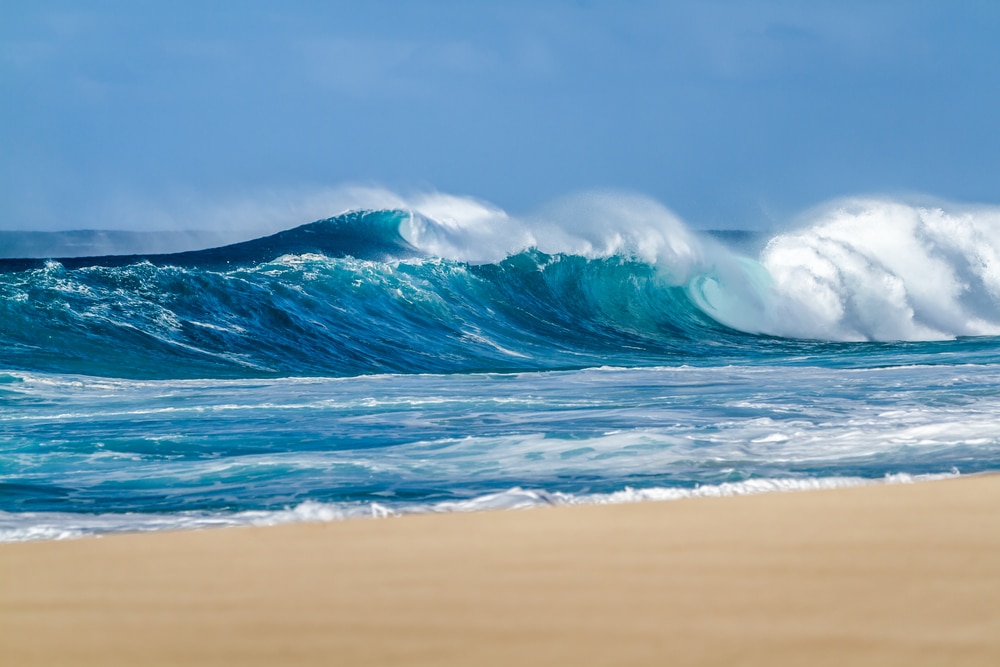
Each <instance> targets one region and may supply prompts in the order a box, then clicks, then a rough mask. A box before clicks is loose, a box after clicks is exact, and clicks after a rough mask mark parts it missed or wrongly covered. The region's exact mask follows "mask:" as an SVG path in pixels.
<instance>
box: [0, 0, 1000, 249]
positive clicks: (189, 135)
mask: <svg viewBox="0 0 1000 667" xmlns="http://www.w3.org/2000/svg"><path fill="white" fill-rule="evenodd" d="M0 17H2V18H0V229H8V230H11V229H20V230H56V229H78V228H104V229H136V230H142V229H176V228H180V229H198V228H211V227H214V226H227V227H229V228H233V227H237V228H238V227H240V226H245V227H247V228H248V229H249V228H251V227H254V226H257V227H260V226H262V225H270V226H272V227H273V226H293V225H296V224H302V223H305V222H309V221H310V220H311V219H314V218H315V217H322V216H324V215H332V214H334V213H337V212H339V211H335V210H328V211H325V212H324V209H329V208H331V207H335V206H337V205H338V202H339V201H340V199H342V198H343V197H342V195H343V193H344V192H345V188H347V189H348V191H349V190H350V188H352V187H353V188H357V187H366V188H387V189H389V190H391V191H393V192H401V193H416V192H433V191H438V192H445V193H451V194H456V195H467V196H471V197H475V198H479V199H481V200H484V201H488V202H492V203H493V204H495V205H496V206H499V207H502V208H503V209H505V210H508V211H511V212H514V213H529V212H531V211H533V210H536V209H538V208H539V207H542V206H544V205H545V204H546V202H549V201H551V200H553V199H556V198H559V197H562V196H564V195H567V194H570V193H574V192H580V191H588V190H592V189H598V188H601V189H603V188H611V189H623V190H628V191H633V192H638V193H642V194H644V195H648V196H649V197H652V198H654V199H656V200H657V201H659V202H661V203H662V204H664V205H665V206H667V207H669V208H670V209H672V210H673V211H675V212H676V213H677V214H678V215H679V216H680V217H681V218H682V219H683V220H685V221H686V222H687V223H688V224H689V225H691V226H692V227H695V228H746V229H756V228H772V227H775V226H778V225H781V224H783V223H784V222H785V221H787V220H788V219H789V218H791V217H792V216H794V215H795V214H797V213H798V212H799V211H801V210H803V209H805V208H807V207H810V206H814V205H817V204H819V203H821V202H823V201H826V200H829V199H832V198H837V197H842V196H850V195H858V194H875V193H880V194H890V195H894V196H901V197H907V196H931V197H937V198H942V199H946V200H952V201H958V202H968V203H1000V181H998V179H997V175H998V167H1000V131H998V129H1000V39H997V38H996V36H997V35H998V34H1000V3H997V2H975V1H974V0H967V1H965V2H926V1H920V0H888V1H882V2H880V1H878V0H869V1H865V2H853V1H851V0H839V1H836V2H824V1H822V0H817V1H814V2H804V1H803V2H783V1H777V0H769V1H754V0H746V1H741V2H723V1H713V0H701V1H693V2H671V1H669V0H665V1H661V2H644V1H634V2H630V1H628V0H619V1H617V2H600V1H598V0H591V1H576V2H557V1H552V2H546V1H544V0H540V1H537V2H520V1H518V0H506V1H504V2H444V1H441V2H434V1H423V2H416V1H414V2H379V1H378V0H372V1H369V2H360V1H359V2H335V1H328V2H308V1H304V0H303V1H299V2H254V1H252V0H245V1H235V0H234V1H229V2H226V1H220V0H201V1H198V2H193V1H192V2H187V1H184V0H175V1H173V2H148V1H141V0H132V1H129V2H100V1H96V0H95V1H93V2H78V1H74V2H45V1H44V0H40V1H37V2H22V1H20V0H0ZM338 198H339V199H338Z"/></svg>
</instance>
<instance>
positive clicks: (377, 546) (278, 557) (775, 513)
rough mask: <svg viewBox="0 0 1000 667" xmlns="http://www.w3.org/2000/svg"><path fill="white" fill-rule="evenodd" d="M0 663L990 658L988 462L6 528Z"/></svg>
mask: <svg viewBox="0 0 1000 667" xmlns="http://www.w3.org/2000/svg"><path fill="white" fill-rule="evenodd" d="M0 663H2V664H3V665H12V666H13V665H18V666H21V665H68V664H74V665H180V664H184V665H244V666H247V665H434V666H447V665H469V666H476V665H574V666H575V665H813V666H815V665H837V666H841V665H879V666H883V665H907V666H911V665H991V666H995V665H998V664H1000V476H979V477H967V478H961V479H955V480H945V481H935V482H924V483H920V484H912V485H891V486H882V485H879V486H870V487H857V488H850V489H839V490H832V491H810V492H800V493H773V494H766V495H759V496H749V497H737V498H699V499H690V500H681V501H672V502H658V503H654V502H648V503H639V504H630V505H616V506H577V507H555V508H545V509H533V510H526V511H501V512H482V513H476V514H448V515H420V516H408V517H404V518H394V519H379V520H374V519H372V520H352V521H343V522H334V523H324V524H297V525H286V526H277V527H269V528H229V529H218V530H205V531H191V532H176V533H156V534H132V535H117V536H109V537H103V538H97V539H95V538H89V539H80V540H72V541H65V542H34V543H23V544H0Z"/></svg>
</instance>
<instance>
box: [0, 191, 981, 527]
mask: <svg viewBox="0 0 1000 667" xmlns="http://www.w3.org/2000/svg"><path fill="white" fill-rule="evenodd" d="M998 326H1000V214H997V213H996V212H995V211H993V210H991V209H959V208H956V207H948V208H942V207H936V208H935V207H920V206H910V205H905V204H902V203H899V202H891V201H883V200H853V201H844V202H837V203H835V204H833V205H831V206H829V207H827V208H825V209H823V210H820V211H817V212H814V213H812V214H811V215H810V216H809V218H808V219H806V220H804V221H803V223H802V225H801V226H800V227H799V229H797V230H794V231H788V232H784V233H781V234H777V235H773V236H771V237H766V236H762V235H754V234H749V235H748V234H742V235H741V234H733V233H730V234H714V235H713V234H699V233H695V232H692V231H691V230H689V229H688V228H686V227H685V226H684V225H683V224H682V223H681V221H680V220H678V219H677V218H676V216H674V215H673V214H672V213H670V212H669V211H668V210H666V209H664V208H663V207H662V206H660V205H659V204H656V203H655V202H652V201H650V200H647V199H643V198H638V197H631V196H623V195H609V194H601V195H588V196H584V197H578V198H573V199H569V200H566V201H563V202H557V203H556V204H554V205H553V206H552V207H550V208H549V209H547V210H545V211H543V212H542V213H541V214H540V215H539V216H536V217H533V218H514V217H512V216H509V215H507V214H506V213H505V212H503V211H501V210H499V209H496V208H494V207H491V206H489V205H486V204H482V203H480V202H475V201H470V200H461V199H457V198H452V197H447V196H437V197H429V198H426V199H425V200H424V201H421V202H419V205H416V206H412V207H409V208H408V209H406V210H403V209H399V210H397V209H385V210H370V211H360V212H353V213H348V214H344V215H341V216H337V217H335V218H331V219H328V220H322V221H319V222H315V223H312V224H308V225H304V226H302V227H298V228H295V229H291V230H288V231H285V232H281V233H279V234H275V235H273V236H268V237H265V238H260V239H256V240H252V241H247V242H245V243H239V244H234V245H230V246H225V247H221V248H215V249H210V250H200V251H194V252H185V253H175V254H160V255H157V254H152V255H142V256H139V255H129V256H104V257H90V258H68V259H62V260H58V259H56V260H34V259H24V260H0V541H3V540H15V539H33V538H53V537H64V536H74V535H80V534H87V533H93V532H106V531H116V530H151V529H159V528H181V527H191V526H208V525H231V524H233V523H271V522H276V521H287V520H301V519H326V518H337V517H342V516H357V515H369V516H370V515H379V516H381V515H385V514H391V513H405V512H412V511H457V510H466V509H476V508H487V507H494V508H495V507H520V506H530V505H534V504H540V503H556V502H618V501H621V500H629V499H642V498H672V497H686V496H692V495H694V496H697V495H712V494H719V493H743V492H753V491H755V490H756V491H760V490H776V489H777V490H780V489H807V488H825V487H829V486H838V485H842V484H853V483H867V482H869V481H871V480H884V479H886V478H887V476H888V479H890V480H900V479H903V480H905V479H910V477H911V476H939V475H952V474H956V473H970V472H979V471H988V470H997V469H1000V439H998V437H997V435H996V433H997V428H996V415H997V414H998V412H1000V401H998V398H997V397H998V396H1000V352H998V351H1000V345H998V344H997V342H998V338H997V337H996V336H997V334H998V332H1000V328H998Z"/></svg>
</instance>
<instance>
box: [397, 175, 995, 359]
mask: <svg viewBox="0 0 1000 667" xmlns="http://www.w3.org/2000/svg"><path fill="white" fill-rule="evenodd" d="M407 203H408V204H409V208H410V209H411V210H412V211H413V212H414V215H413V216H412V218H411V219H410V220H409V221H408V222H406V223H404V224H403V226H402V229H401V230H400V231H401V233H402V235H403V237H404V238H406V240H407V241H408V242H410V243H411V244H412V245H414V246H415V247H417V248H419V249H420V250H422V251H424V252H426V253H427V254H429V255H433V256H438V257H445V258H448V259H454V260H459V261H467V262H473V263H476V262H495V261H498V260H500V259H503V258H504V257H506V256H509V255H511V254H513V253H516V252H519V251H521V250H525V249H528V248H537V249H538V250H540V251H542V252H545V253H550V254H555V253H565V254H573V255H581V256H585V257H591V258H597V257H609V256H613V255H623V256H628V257H632V258H635V259H638V260H640V261H644V262H647V263H649V264H652V265H655V266H656V267H657V269H658V271H659V272H660V275H661V276H662V278H663V279H664V281H665V282H666V283H668V284H671V285H687V286H688V287H689V291H690V294H691V296H692V299H693V300H694V301H695V303H696V304H698V306H699V307H700V308H702V310H704V311H705V312H706V313H707V314H708V315H710V316H711V317H713V318H714V319H716V320H717V321H719V322H721V323H723V324H725V325H727V326H730V327H733V328H735V329H739V330H741V331H746V332H749V333H761V334H769V335H775V336H782V337H788V338H806V339H818V340H876V341H893V340H945V339H951V338H955V337H958V336H982V335H1000V208H997V207H962V206H955V205H937V206H921V205H913V204H907V203H904V202H900V201H894V200H891V199H884V198H865V199H860V198H859V199H849V200H842V201H837V202H833V203H831V204H828V205H826V206H824V207H821V208H818V209H816V210H814V211H812V212H811V213H810V214H808V215H807V216H806V217H805V218H804V219H803V221H802V223H801V225H800V227H799V228H798V229H796V230H794V231H788V232H784V233H781V234H778V235H776V236H774V237H773V238H772V239H771V240H770V242H769V243H768V244H767V246H766V248H765V249H764V251H763V252H762V253H761V255H760V257H758V258H746V257H739V256H738V255H736V254H734V253H733V252H731V251H730V250H727V249H726V248H723V247H722V246H721V245H720V244H718V243H716V242H714V241H713V240H711V239H709V238H707V237H705V236H704V235H700V234H697V233H695V232H693V231H691V230H690V229H689V228H688V227H686V226H685V225H684V223H683V222H682V221H681V220H680V219H679V218H678V217H677V216H676V215H674V214H673V213H672V212H671V211H669V210H668V209H666V208H665V207H663V206H662V205H660V204H659V203H657V202H655V201H653V200H651V199H649V198H646V197H642V196H639V195H632V194H623V193H609V192H603V193H589V194H583V195H578V196H575V197H568V198H565V199H563V200H561V201H559V202H556V203H555V204H552V205H551V206H549V207H547V208H546V209H544V210H543V211H542V212H541V213H539V214H537V215H534V216H531V217H525V218H516V217H513V216H510V215H508V214H507V213H506V212H504V211H503V210H501V209H499V208H497V207H494V206H492V205H490V204H486V203H483V202H478V201H475V200H471V199H465V198H460V197H453V196H449V195H427V196H424V197H422V198H418V199H415V200H413V201H411V202H407Z"/></svg>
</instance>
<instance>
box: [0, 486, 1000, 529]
mask: <svg viewBox="0 0 1000 667" xmlns="http://www.w3.org/2000/svg"><path fill="white" fill-rule="evenodd" d="M990 474H996V473H991V472H986V473H978V472H977V473H966V474H959V473H958V472H951V473H928V474H921V475H911V474H908V473H895V474H887V475H885V476H884V477H879V478H865V477H806V478H786V477H775V478H754V479H749V480H745V481H742V482H722V483H720V484H699V485H697V486H694V487H680V486H669V487H667V486H664V487H649V488H632V487H628V486H626V487H625V488H624V489H622V490H619V491H612V492H608V493H589V494H573V493H564V492H560V491H551V492H550V491H545V490H540V489H531V488H527V489H525V488H521V487H512V488H509V489H506V490H503V491H498V492H495V493H488V494H484V495H481V496H476V497H473V498H469V499H466V500H446V501H440V502H437V503H432V504H417V505H403V506H397V507H392V506H390V505H388V504H385V505H384V504H381V503H370V504H367V505H354V504H350V505H338V504H336V503H322V502H314V501H305V502H302V503H299V504H298V505H295V506H294V507H286V508H284V509H280V510H246V511H241V512H235V513H229V514H204V515H199V514H194V515H181V516H178V515H171V514H137V513H126V514H117V513H116V514H83V515H80V514H71V513H65V514H61V513H46V512H31V513H26V514H29V515H30V516H31V518H32V519H33V520H34V521H33V522H32V524H31V525H28V526H24V527H19V526H17V525H16V524H13V523H8V522H5V513H3V512H0V545H3V544H13V543H20V542H35V541H60V540H74V539H86V538H89V537H102V536H109V535H128V534H132V533H140V534H148V533H160V532H177V531H186V530H206V529H218V528H239V527H249V526H253V527H268V526H281V525H287V524H297V523H325V522H331V521H354V520H357V519H385V518H399V517H404V516H418V515H421V514H454V513H466V514H467V513H474V512H491V511H506V510H522V509H538V508H544V507H566V506H589V505H621V504H631V503H640V502H663V501H676V500H691V499H697V498H725V497H742V496H752V495H759V494H762V493H802V492H808V491H819V490H833V489H846V488H853V487H855V486H880V485H894V484H919V483H923V482H928V481H936V480H942V479H956V478H959V477H971V476H977V475H990ZM6 516H15V515H10V514H7V515H6ZM68 517H72V518H71V519H68V520H67V518H68Z"/></svg>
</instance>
